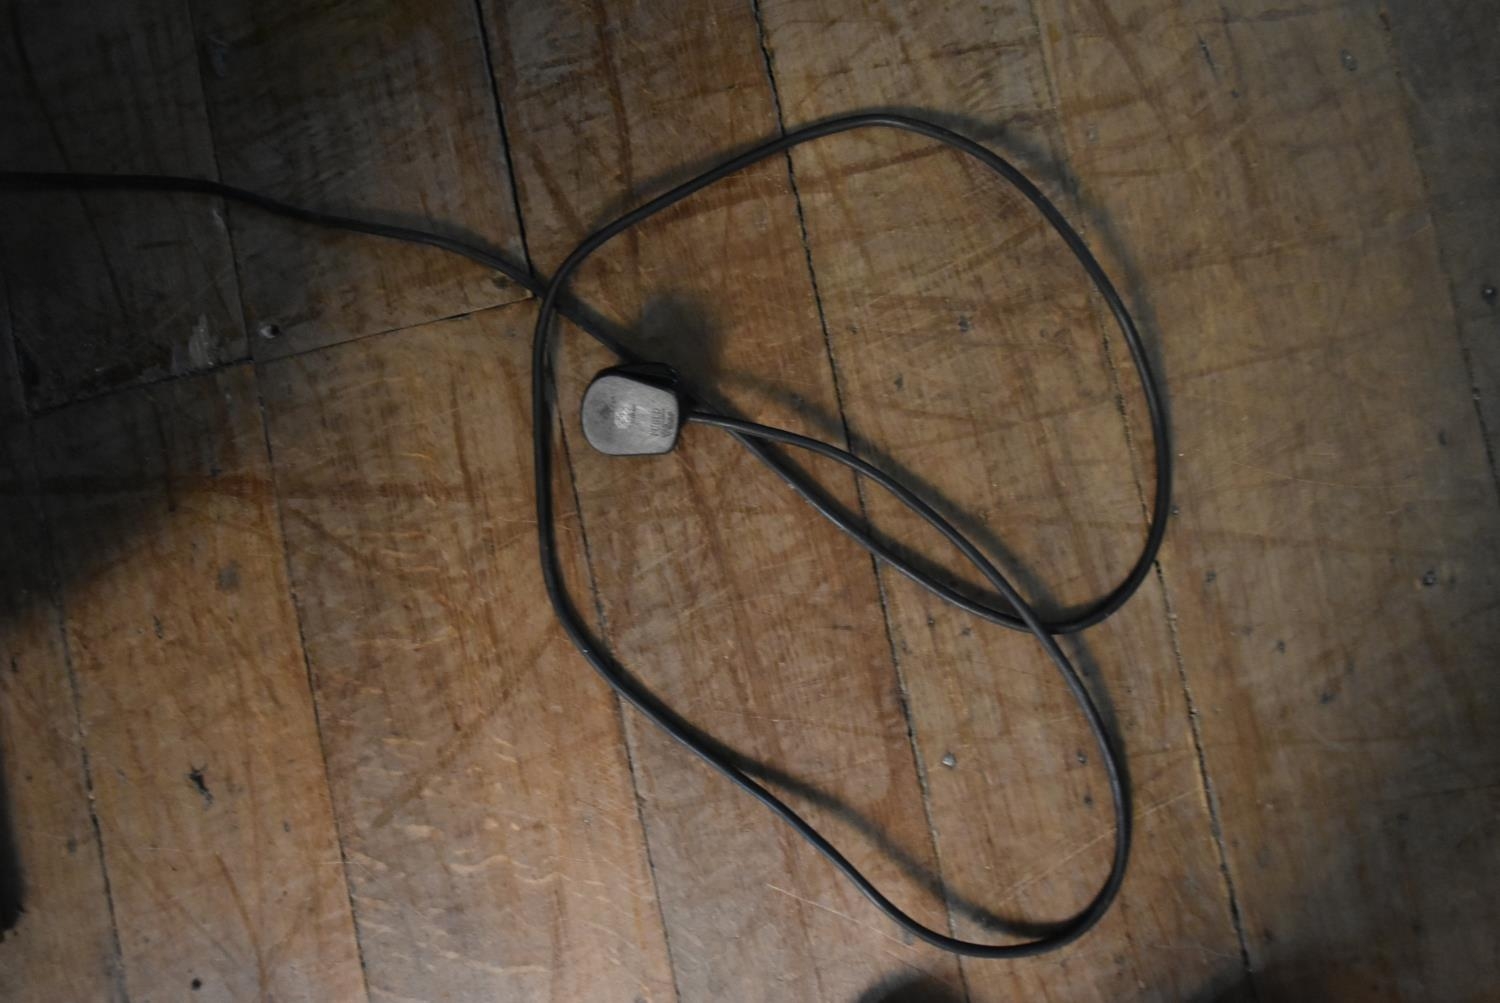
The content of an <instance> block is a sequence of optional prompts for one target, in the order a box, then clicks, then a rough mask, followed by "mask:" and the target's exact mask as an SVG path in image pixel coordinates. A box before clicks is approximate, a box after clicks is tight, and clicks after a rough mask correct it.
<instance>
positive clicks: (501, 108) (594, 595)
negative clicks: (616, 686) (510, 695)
mask: <svg viewBox="0 0 1500 1003" xmlns="http://www.w3.org/2000/svg"><path fill="white" fill-rule="evenodd" d="M474 12H475V15H476V16H477V17H478V19H479V36H480V43H481V45H482V47H483V50H484V66H485V71H486V72H487V73H488V74H489V77H490V94H491V97H492V98H493V100H494V102H495V119H496V122H497V123H498V124H499V127H500V142H501V145H502V147H503V149H502V151H501V152H502V154H503V156H504V158H505V173H506V176H507V177H508V178H509V179H510V198H511V203H512V205H513V206H514V207H515V214H516V231H517V233H518V234H519V236H520V241H521V258H522V261H523V262H524V263H525V265H526V270H527V271H529V272H530V273H531V274H532V275H536V274H537V270H536V262H535V261H533V260H532V257H531V241H530V238H529V237H528V236H527V233H526V215H525V212H524V211H523V210H522V208H521V185H520V180H519V178H518V177H517V176H516V164H515V158H514V157H513V156H512V155H511V144H510V129H509V128H508V127H507V125H506V122H505V102H504V101H503V100H501V97H500V81H499V77H498V76H497V75H496V73H495V54H494V52H493V50H492V49H491V47H490V30H489V22H488V21H487V20H486V18H485V16H484V0H474ZM532 298H534V297H531V296H530V295H529V294H528V296H527V297H526V299H528V300H529V299H532ZM512 302H516V301H512ZM521 302H525V301H524V300H523V301H521ZM509 305H510V304H501V306H502V307H503V306H509ZM499 308H500V307H492V308H491V309H499ZM558 432H559V434H558V440H559V443H560V445H561V447H562V454H563V463H562V465H563V468H564V469H565V470H567V472H568V489H569V493H570V494H571V495H572V497H573V511H574V512H575V513H577V518H578V539H579V542H580V544H581V545H582V547H583V563H584V569H585V571H586V572H587V574H588V580H589V598H590V599H591V600H592V601H593V604H594V615H595V616H596V617H597V618H598V621H599V630H600V632H601V633H603V634H605V635H606V636H607V634H608V630H609V621H608V618H607V617H606V616H605V613H604V601H603V599H602V598H601V597H600V595H599V582H598V578H597V577H596V576H595V574H594V551H593V548H592V547H591V546H590V544H589V536H588V529H587V527H586V526H585V525H584V518H583V506H582V504H580V501H579V498H578V477H577V471H576V469H575V468H574V463H573V447H572V443H571V442H570V441H569V439H568V429H567V425H566V423H564V422H561V421H559V422H558ZM610 696H611V697H612V699H613V700H614V704H615V719H616V720H617V721H618V722H619V726H620V744H621V745H622V746H623V747H624V751H625V768H626V770H627V772H628V773H629V775H630V788H631V793H632V794H633V795H634V796H635V797H634V800H635V817H636V825H637V826H638V827H639V828H640V832H641V849H642V850H643V851H644V852H645V854H646V871H647V873H648V874H650V875H651V892H652V896H653V897H654V898H655V899H656V917H657V922H658V924H659V925H660V926H661V935H662V943H663V944H664V946H665V947H666V951H667V956H666V959H665V960H666V962H667V970H668V972H669V973H670V974H671V976H672V996H673V998H674V999H679V1000H680V999H681V998H682V990H681V989H680V988H679V987H678V984H677V965H676V963H675V962H674V961H673V956H672V933H671V929H670V928H669V927H668V925H667V914H666V909H665V907H664V906H663V905H662V900H661V883H660V881H659V879H658V877H657V873H656V858H655V856H654V855H653V854H652V852H651V833H650V830H649V829H648V828H647V827H646V812H645V805H644V803H643V799H642V795H641V782H640V773H639V772H638V770H637V769H636V762H635V747H634V744H633V742H632V740H631V732H630V728H629V726H628V724H627V723H626V720H625V705H624V703H623V702H622V701H621V700H620V697H619V695H618V694H616V693H614V691H613V690H611V691H610Z"/></svg>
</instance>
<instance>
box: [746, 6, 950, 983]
mask: <svg viewBox="0 0 1500 1003" xmlns="http://www.w3.org/2000/svg"><path fill="white" fill-rule="evenodd" d="M750 10H751V13H752V15H753V16H754V19H755V30H756V37H757V40H758V41H759V43H760V55H761V61H762V63H763V64H764V65H765V71H766V82H767V84H768V85H769V87H770V91H771V105H772V107H773V108H774V110H775V113H776V129H777V131H778V132H779V133H780V134H781V135H783V136H784V135H786V119H785V116H784V115H783V112H782V105H781V90H780V88H779V87H778V86H777V84H776V60H775V57H774V55H773V54H772V52H771V48H770V45H769V43H768V41H767V37H766V26H765V19H764V15H763V14H762V12H761V9H760V0H750ZM784 156H785V157H786V173H787V182H788V184H789V185H790V187H791V192H792V204H793V206H794V207H795V208H796V212H797V230H798V236H799V238H800V239H801V242H802V255H803V259H804V260H805V261H806V264H807V277H808V281H809V283H810V284H811V286H812V296H813V304H814V306H815V307H816V308H817V312H818V327H819V329H820V330H821V332H822V334H823V350H824V352H825V354H826V356H827V358H828V369H829V374H830V378H831V380H832V383H833V395H834V402H835V404H836V406H837V407H838V412H839V427H840V428H841V429H842V431H843V441H844V445H845V446H846V447H848V448H850V449H852V448H853V442H852V437H851V435H850V432H849V416H848V412H847V411H846V410H845V408H844V390H843V384H842V382H841V381H840V379H839V367H838V359H837V357H836V355H835V353H834V350H833V338H832V337H831V335H830V334H829V332H828V316H827V313H826V312H825V310H824V307H823V294H822V290H821V289H820V288H819V286H818V274H817V270H816V269H815V268H814V267H813V257H812V241H811V240H810V238H809V236H808V230H807V216H806V214H805V213H804V211H803V208H802V192H801V189H800V188H799V187H798V185H797V170H796V167H795V165H794V164H793V162H792V152H791V151H790V150H787V151H786V153H785V154H784ZM851 479H852V480H853V481H854V491H855V497H856V500H857V501H858V504H859V514H860V518H861V519H863V520H864V521H865V523H866V524H867V525H868V524H869V521H870V513H869V507H868V503H867V500H866V497H865V488H864V483H863V481H862V480H861V479H860V478H858V477H852V478H851ZM870 574H871V576H872V577H873V578H874V580H875V590H876V595H877V596H878V597H879V599H880V617H881V621H882V623H883V624H884V627H885V641H886V649H887V650H888V651H889V652H890V658H891V668H892V670H893V672H894V673H895V676H896V692H897V696H898V698H899V700H900V703H901V717H902V720H903V722H904V723H905V725H906V742H907V747H908V748H909V749H910V750H911V758H912V767H913V770H914V771H915V773H916V775H917V786H918V788H919V789H920V790H921V792H922V814H923V817H924V818H925V820H926V822H927V840H928V845H929V846H930V847H931V850H932V859H933V862H934V864H935V865H936V866H937V872H938V873H937V877H938V880H939V882H940V883H941V886H942V888H943V912H944V914H945V916H946V918H947V921H948V934H949V936H956V935H957V931H956V929H955V926H954V916H953V902H952V900H951V897H950V896H949V895H948V894H947V884H946V882H943V880H942V876H943V856H942V852H941V850H939V848H938V839H937V830H936V827H935V826H934V825H933V821H932V797H931V791H930V786H929V779H928V773H927V766H926V763H925V762H924V761H923V759H922V754H921V752H920V750H919V748H918V745H917V736H916V729H915V727H914V726H913V724H912V714H911V691H910V687H909V686H908V684H907V680H906V673H905V671H904V669H903V666H902V663H901V656H900V652H899V648H898V646H897V644H896V635H895V628H894V626H893V625H892V622H891V610H890V598H889V595H888V593H887V590H886V581H885V575H884V574H882V569H881V567H880V562H879V560H877V559H876V558H875V556H874V555H873V554H872V555H870ZM958 974H959V979H960V980H961V982H962V984H963V988H964V999H965V1000H969V999H971V998H972V993H971V991H970V988H969V977H968V973H967V966H966V964H965V963H964V962H963V960H962V959H960V963H959V965H958Z"/></svg>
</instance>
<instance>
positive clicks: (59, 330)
mask: <svg viewBox="0 0 1500 1003" xmlns="http://www.w3.org/2000/svg"><path fill="white" fill-rule="evenodd" d="M3 16H4V17H5V18H6V30H5V31H4V32H3V37H0V165H3V166H4V167H5V168H7V169H12V170H46V171H55V170H73V171H138V172H148V173H149V172H166V173H179V174H197V175H201V176H204V177H213V176H214V175H215V168H214V158H213V147H212V144H211V141H210V137H209V131H208V117H207V113H206V112H205V110H204V105H203V91H202V86H201V84H200V82H199V79H198V66H197V60H196V56H195V51H196V50H195V46H194V42H193V36H192V31H191V28H190V22H189V19H188V16H187V10H186V7H185V5H184V4H183V3H181V2H180V0H128V2H124V3H111V4H105V5H100V4H94V3H89V2H87V0H67V2H63V3H38V2H31V0H14V2H11V3H8V4H6V7H5V11H4V15H3ZM0 206H3V209H4V215H5V226H4V227H0V270H3V271H4V272H5V274H6V275H7V276H8V278H9V283H10V288H11V297H12V304H11V310H12V317H13V320H14V326H15V338H16V344H17V348H18V350H19V352H20V354H21V358H22V360H23V367H22V372H23V374H24V376H25V382H26V391H27V394H28V396H29V398H30V401H31V403H32V404H33V405H34V406H51V405H54V404H58V403H62V402H64V401H67V400H71V399H73V398H75V397H79V396H84V395H89V394H94V393H98V392H100V391H103V390H107V389H110V388H112V387H118V386H121V385H125V384H130V383H136V382H144V381H149V380H153V379H157V378H160V377H162V376H166V375H172V374H178V373H184V372H189V371H192V370H198V369H205V368H208V367H211V366H214V365H218V364H219V363H222V362H224V361H226V360H229V359H235V358H240V357H242V356H243V355H244V354H245V336H244V331H243V329H242V327H241V319H240V305H239V297H238V293H237V291H236V288H235V281H234V266H233V261H232V259H231V256H230V249H229V237H228V233H227V232H226V230H225V227H224V221H223V214H222V208H221V206H220V205H219V203H218V202H216V201H213V200H208V199H203V198H200V197H188V196H182V197H178V196H155V195H153V196H129V197H122V196H120V195H118V194H115V193H109V192H105V193H99V194H95V195H77V194H72V193H59V194H40V193H34V192H28V193H24V194H6V195H0Z"/></svg>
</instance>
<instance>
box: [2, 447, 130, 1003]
mask: <svg viewBox="0 0 1500 1003" xmlns="http://www.w3.org/2000/svg"><path fill="white" fill-rule="evenodd" d="M30 434H31V430H30V428H28V427H26V426H16V427H14V428H13V429H11V430H8V431H6V432H5V433H3V434H0V996H4V997H5V998H6V999H15V1000H23V999H24V1000H38V1001H40V1000H85V999H87V1000H103V999H120V998H121V996H120V993H119V988H120V987H119V968H118V953H117V948H116V945H115V939H114V929H113V926H112V924H111V915H110V908H109V902H108V898H107V895H108V892H107V890H106V888H105V884H104V870H103V867H102V866H101V862H100V858H99V841H98V838H97V836H96V834H95V830H94V825H93V821H92V819H91V817H90V811H89V798H88V785H87V779H86V775H85V768H84V762H83V755H82V745H81V743H80V742H79V740H78V717H77V712H76V710H75V706H74V702H73V691H72V688H71V686H70V683H69V678H68V666H67V662H66V659H67V655H66V652H65V650H64V647H63V641H62V624H61V621H60V619H59V611H58V608H57V605H56V602H55V596H54V594H53V591H52V586H51V581H50V578H51V576H50V574H49V572H48V567H47V564H48V557H49V554H48V552H47V549H46V546H45V543H44V541H45V539H46V532H45V529H44V527H43V525H42V520H41V515H40V511H39V510H38V508H37V505H36V496H35V485H34V483H33V481H32V475H31V462H30V459H29V454H30V449H29V443H28V440H29V438H30Z"/></svg>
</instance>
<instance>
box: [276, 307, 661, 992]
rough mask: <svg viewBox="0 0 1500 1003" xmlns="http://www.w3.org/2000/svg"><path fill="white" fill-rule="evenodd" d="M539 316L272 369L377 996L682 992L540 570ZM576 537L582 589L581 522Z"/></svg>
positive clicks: (326, 354) (601, 738) (620, 744)
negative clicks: (535, 404) (533, 401)
mask: <svg viewBox="0 0 1500 1003" xmlns="http://www.w3.org/2000/svg"><path fill="white" fill-rule="evenodd" d="M532 316H533V314H532V311H531V310H530V309H529V308H526V307H522V306H519V305H518V306H514V307H509V308H505V309H502V310H491V311H485V312H483V313H479V314H476V315H473V316H471V317H468V318H464V319H461V320H455V321H448V322H440V323H436V324H432V325H428V326H425V327H421V328H415V329H412V330H408V331H403V332H400V333H396V334H391V335H383V336H381V337H378V338H372V339H368V340H365V341H362V342H360V343H358V344H354V345H344V346H338V347H335V348H331V349H324V350H322V351H319V352H315V353H312V354H309V355H303V356H299V357H297V358H294V359H289V360H283V361H279V362H276V363H273V364H270V365H268V366H266V367H265V377H264V378H265V382H266V408H267V412H268V415H269V422H270V428H271V436H272V446H273V455H274V457H275V464H276V479H277V487H278V492H279V494H280V497H281V501H282V507H283V512H284V513H285V519H286V525H287V538H288V541H289V545H290V560H291V566H292V572H293V585H294V588H295V591H296V594H297V596H298V597H299V603H300V606H301V609H302V614H303V618H304V620H303V623H304V631H305V636H306V639H307V646H308V653H309V657H310V659H311V665H312V672H313V675H314V678H315V680H316V685H317V689H318V694H319V707H320V710H321V712H322V721H323V726H324V734H325V738H326V743H327V749H328V762H329V770H330V776H331V778H332V785H333V789H334V796H335V801H336V804H337V806H338V811H339V819H340V828H341V831H342V833H343V836H344V843H345V848H346V850H347V852H348V853H349V858H350V864H351V874H350V882H351V887H352V889H353V892H354V905H355V917H356V921H357V923H358V925H359V929H360V939H361V944H362V946H363V949H364V956H365V960H366V964H367V966H368V973H369V979H370V986H371V990H372V993H373V994H374V995H375V996H377V997H380V998H388V999H454V1000H460V999H462V1000H468V999H475V1000H478V999H503V1000H618V999H650V1000H670V999H672V998H673V990H672V978H671V970H670V966H669V963H668V960H667V953H666V946H665V942H664V938H663V932H662V926H661V916H660V911H659V909H658V907H657V903H656V897H655V892H654V889H653V887H652V883H651V875H650V871H649V867H648V861H647V857H646V850H645V841H644V835H643V832H642V830H641V824H640V818H639V816H638V814H637V810H636V803H635V795H634V791H633V789H632V785H631V777H630V768H629V763H628V760H627V757H626V752H625V744H624V739H623V733H622V729H621V726H620V718H619V712H618V708H617V706H616V704H615V701H614V699H613V697H612V695H611V694H610V692H609V690H608V688H607V687H605V686H604V685H603V684H602V683H601V682H600V681H599V680H598V679H597V678H596V677H595V676H594V675H593V673H592V672H591V671H590V670H589V669H588V667H587V666H586V665H585V664H584V663H583V662H582V661H581V660H580V659H578V658H577V657H576V656H575V654H574V653H573V650H572V648H571V646H570V644H569V643H568V641H567V638H566V636H565V635H564V634H563V632H562V629H561V627H559V626H558V625H557V623H556V622H555V620H554V619H553V616H552V611H551V607H550V606H549V605H548V604H547V601H546V598H545V591H544V589H543V584H542V580H541V575H540V572H539V569H538V566H537V560H536V542H535V538H536V525H535V520H534V519H533V518H532V511H533V510H532V500H531V491H532V483H531V454H530V449H531V436H530V432H529V429H530V415H529V407H530V394H529V377H528V373H529V362H530V343H529V338H528V337H527V334H528V332H529V328H530V323H531V319H532ZM563 496H564V497H570V494H569V492H568V491H567V490H566V489H565V490H564V492H563ZM560 529H561V531H562V534H563V537H564V545H565V547H566V548H567V551H568V559H567V565H568V566H569V567H571V568H573V569H574V580H575V581H578V580H584V579H583V570H582V564H583V561H582V559H581V552H580V551H579V548H578V546H577V544H576V538H577V535H578V529H577V520H576V516H575V515H574V514H573V513H566V514H565V516H564V518H563V519H562V521H561V525H560ZM586 601H587V600H586V596H585V603H586Z"/></svg>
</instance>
